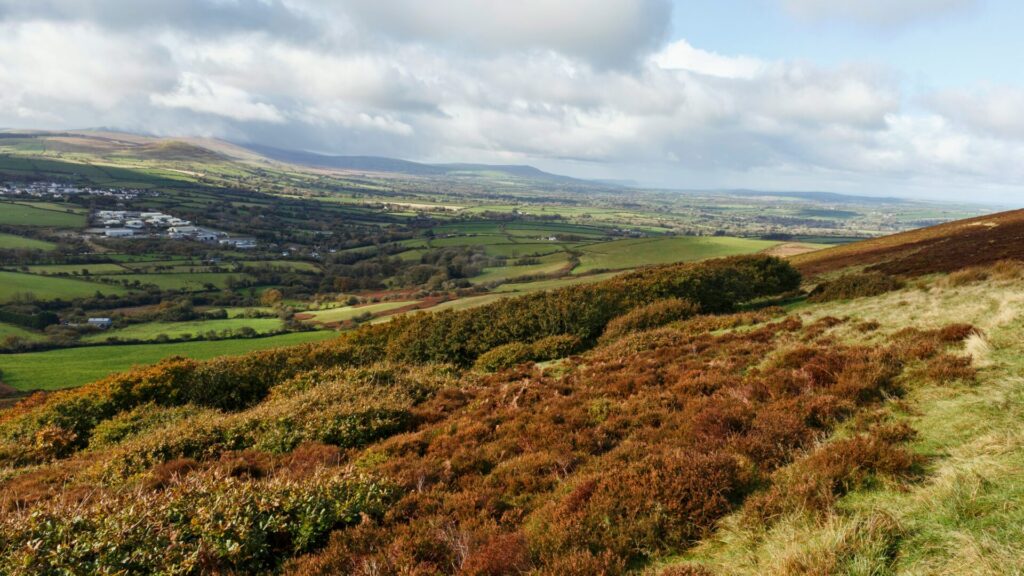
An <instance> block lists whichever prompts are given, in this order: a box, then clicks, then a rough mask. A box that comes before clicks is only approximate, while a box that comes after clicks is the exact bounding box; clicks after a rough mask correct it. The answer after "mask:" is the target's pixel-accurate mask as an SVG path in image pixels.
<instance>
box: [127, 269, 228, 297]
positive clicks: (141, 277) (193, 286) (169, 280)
mask: <svg viewBox="0 0 1024 576" xmlns="http://www.w3.org/2000/svg"><path fill="white" fill-rule="evenodd" d="M108 278H111V279H113V280H117V281H119V282H122V281H123V282H129V283H130V282H134V281H136V280H138V281H139V283H140V284H142V285H146V284H154V285H156V286H158V287H159V288H160V289H161V290H183V291H186V292H201V291H203V290H206V284H213V286H214V287H216V288H225V287H227V280H228V278H235V279H237V280H245V279H246V278H248V276H246V275H245V274H237V273H233V272H195V273H193V272H168V273H166V274H161V273H152V274H117V275H111V276H108Z"/></svg>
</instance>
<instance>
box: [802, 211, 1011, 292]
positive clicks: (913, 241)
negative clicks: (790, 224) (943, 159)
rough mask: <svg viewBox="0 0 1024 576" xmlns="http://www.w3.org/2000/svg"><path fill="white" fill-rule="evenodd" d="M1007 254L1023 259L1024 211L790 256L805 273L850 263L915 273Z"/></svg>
mask: <svg viewBox="0 0 1024 576" xmlns="http://www.w3.org/2000/svg"><path fill="white" fill-rule="evenodd" d="M1011 259H1012V260H1024V210H1015V211H1012V212H1001V213H998V214H992V215H988V216H979V217H977V218H970V219H967V220H958V221H955V222H949V223H947V224H941V225H938V226H932V227H929V228H923V229H920V230H912V231H910V232H903V233H900V234H893V235H891V236H884V237H882V238H875V239H872V240H866V241H862V242H854V243H852V244H846V245H843V246H837V247H835V248H829V249H827V250H821V251H817V252H811V253H808V254H802V255H799V256H796V257H794V258H793V259H792V260H791V261H792V262H793V264H794V265H795V266H796V267H797V268H798V269H799V270H800V271H801V272H803V273H804V274H805V275H807V276H815V275H818V274H823V273H828V272H833V271H836V270H841V269H843V268H848V267H857V268H866V269H868V270H875V271H880V272H884V273H888V274H903V275H910V276H919V275H922V274H930V273H935V272H952V271H955V270H959V269H961V268H965V267H969V266H981V265H985V264H993V263H995V262H999V261H1000V260H1011Z"/></svg>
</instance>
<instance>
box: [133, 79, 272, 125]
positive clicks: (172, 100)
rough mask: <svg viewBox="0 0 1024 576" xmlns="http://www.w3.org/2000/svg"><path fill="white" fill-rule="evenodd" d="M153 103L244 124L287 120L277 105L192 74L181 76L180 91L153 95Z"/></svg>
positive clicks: (151, 97) (177, 89)
mask: <svg viewBox="0 0 1024 576" xmlns="http://www.w3.org/2000/svg"><path fill="white" fill-rule="evenodd" d="M150 101H151V102H153V103H154V104H156V105H158V106H166V107H168V108H186V109H188V110H192V111H195V112H200V113H204V114H214V115H216V116H224V117H226V118H231V119H232V120H239V121H242V122H245V121H250V120H252V121H257V122H275V123H280V122H284V121H285V118H284V116H283V115H282V114H281V112H280V111H278V109H277V108H275V107H274V106H273V105H270V104H266V103H264V102H257V101H255V100H254V99H253V97H252V95H250V94H248V93H247V92H245V91H244V90H240V89H238V88H236V87H234V86H228V85H225V84H220V83H218V82H216V81H213V80H210V79H208V78H203V77H201V76H198V75H196V74H194V73H191V72H185V73H183V74H182V75H181V80H180V82H179V84H178V87H177V88H176V89H175V90H174V91H173V92H169V93H161V94H152V95H150Z"/></svg>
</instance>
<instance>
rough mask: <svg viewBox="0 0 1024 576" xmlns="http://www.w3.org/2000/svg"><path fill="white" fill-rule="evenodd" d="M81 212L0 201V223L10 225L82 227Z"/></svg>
mask: <svg viewBox="0 0 1024 576" xmlns="http://www.w3.org/2000/svg"><path fill="white" fill-rule="evenodd" d="M85 223H86V219H85V216H84V215H82V214H74V213H70V214H69V213H67V212H64V211H58V210H52V209H49V208H37V207H34V206H28V205H25V204H13V203H10V202H2V203H0V224H7V225H11V226H39V227H45V228H83V227H85Z"/></svg>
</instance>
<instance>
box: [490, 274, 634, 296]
mask: <svg viewBox="0 0 1024 576" xmlns="http://www.w3.org/2000/svg"><path fill="white" fill-rule="evenodd" d="M616 274H619V272H605V273H603V274H589V275H587V276H568V277H566V278H556V279H554V280H537V281H536V282H522V283H518V284H502V285H501V286H498V287H497V288H495V289H494V291H495V292H497V293H499V294H509V293H519V294H526V293H529V292H538V291H541V290H555V289H557V288H565V287H566V286H572V285H575V284H593V283H594V282H601V281H602V280H607V279H609V278H611V277H613V276H615V275H616Z"/></svg>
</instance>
